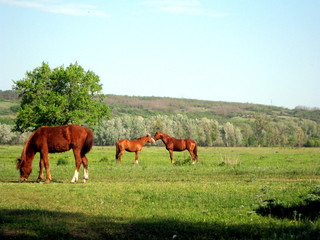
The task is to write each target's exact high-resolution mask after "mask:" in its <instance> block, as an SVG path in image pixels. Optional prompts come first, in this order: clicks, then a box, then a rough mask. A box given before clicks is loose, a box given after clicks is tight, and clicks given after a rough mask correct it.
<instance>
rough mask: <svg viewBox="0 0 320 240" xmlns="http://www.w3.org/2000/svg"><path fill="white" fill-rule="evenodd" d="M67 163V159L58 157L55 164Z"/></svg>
mask: <svg viewBox="0 0 320 240" xmlns="http://www.w3.org/2000/svg"><path fill="white" fill-rule="evenodd" d="M67 164H68V160H67V159H65V158H59V159H58V162H57V166H59V165H67Z"/></svg>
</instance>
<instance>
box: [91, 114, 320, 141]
mask: <svg viewBox="0 0 320 240" xmlns="http://www.w3.org/2000/svg"><path fill="white" fill-rule="evenodd" d="M156 131H162V132H165V133H167V134H169V135H171V136H174V137H176V138H192V139H194V140H195V141H196V142H197V143H198V144H199V145H200V146H226V147H233V146H270V147H271V146H280V147H285V146H291V147H302V146H309V147H316V146H320V134H319V126H318V125H317V124H316V123H315V122H313V121H310V120H300V121H298V122H297V121H289V120H286V121H283V122H281V121H278V122H274V121H270V120H268V119H267V118H266V116H264V115H256V116H254V118H253V119H252V122H251V124H247V123H240V124H238V125H237V126H236V125H234V124H232V123H230V122H226V123H219V122H218V121H216V120H212V119H208V118H201V119H193V118H189V117H187V116H186V115H182V114H177V115H171V116H168V115H157V116H153V117H150V118H143V117H134V116H129V115H126V116H122V117H115V118H112V119H110V120H103V121H102V123H101V124H100V125H99V126H98V127H97V129H96V130H95V139H96V140H95V141H96V145H114V144H115V143H116V141H118V140H119V139H122V138H126V139H135V138H138V137H140V136H143V135H145V134H150V135H153V134H155V132H156ZM158 144H160V142H159V143H158Z"/></svg>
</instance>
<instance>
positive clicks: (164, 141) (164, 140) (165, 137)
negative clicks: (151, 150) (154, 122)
mask: <svg viewBox="0 0 320 240" xmlns="http://www.w3.org/2000/svg"><path fill="white" fill-rule="evenodd" d="M171 138H172V137H170V136H168V135H163V136H162V138H161V140H162V142H163V143H164V144H167V143H168V141H169V140H170V139H171Z"/></svg>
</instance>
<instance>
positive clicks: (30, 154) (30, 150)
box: [25, 145, 35, 164]
mask: <svg viewBox="0 0 320 240" xmlns="http://www.w3.org/2000/svg"><path fill="white" fill-rule="evenodd" d="M34 155H35V151H34V149H33V148H32V147H31V146H30V145H29V147H28V148H27V151H26V159H25V162H26V163H27V164H32V161H33V159H34Z"/></svg>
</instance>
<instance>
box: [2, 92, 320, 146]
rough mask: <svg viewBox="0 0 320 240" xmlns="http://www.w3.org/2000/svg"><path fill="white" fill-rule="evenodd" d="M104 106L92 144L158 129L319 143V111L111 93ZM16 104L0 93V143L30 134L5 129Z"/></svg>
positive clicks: (234, 139) (216, 141)
mask: <svg viewBox="0 0 320 240" xmlns="http://www.w3.org/2000/svg"><path fill="white" fill-rule="evenodd" d="M105 104H106V105H107V106H109V107H110V109H111V113H112V116H111V118H110V119H104V120H103V121H102V122H101V124H99V125H97V126H91V128H93V130H94V133H95V144H96V145H114V144H115V143H116V141H117V140H119V139H123V138H127V139H135V138H138V137H140V136H143V135H146V134H151V135H153V134H155V132H156V131H162V132H165V133H167V134H169V135H172V136H174V137H176V138H192V139H194V140H195V141H197V142H198V144H199V145H200V146H227V147H229V146H280V147H302V146H306V147H319V146H320V110H319V109H308V108H306V107H301V106H300V107H297V108H295V109H293V110H290V109H286V108H280V107H274V106H265V105H257V104H249V103H227V102H213V101H201V100H194V99H174V98H160V97H129V96H117V95H106V98H105ZM18 108H19V102H18V98H17V96H16V95H15V94H14V92H12V91H0V144H17V143H19V144H23V143H24V142H25V141H26V138H27V136H28V135H29V134H30V133H29V134H28V133H25V134H18V133H14V132H12V131H11V128H12V124H13V121H14V119H15V115H16V112H17V110H18ZM157 144H161V142H159V141H158V142H157Z"/></svg>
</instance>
